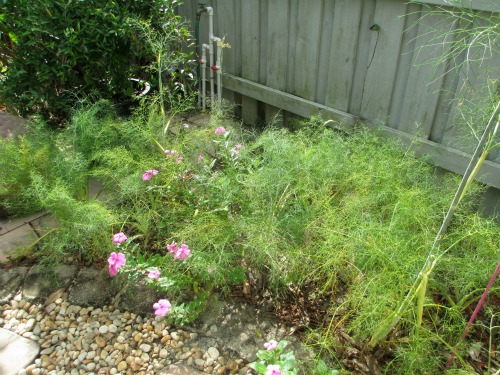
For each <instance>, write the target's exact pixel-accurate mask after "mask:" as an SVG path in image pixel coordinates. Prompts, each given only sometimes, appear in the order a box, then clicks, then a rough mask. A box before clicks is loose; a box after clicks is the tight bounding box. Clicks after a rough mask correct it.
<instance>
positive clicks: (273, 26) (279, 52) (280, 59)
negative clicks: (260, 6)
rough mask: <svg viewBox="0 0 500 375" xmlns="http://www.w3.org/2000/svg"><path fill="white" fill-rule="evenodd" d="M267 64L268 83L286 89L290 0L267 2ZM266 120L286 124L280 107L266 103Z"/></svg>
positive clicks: (279, 124) (275, 124)
mask: <svg viewBox="0 0 500 375" xmlns="http://www.w3.org/2000/svg"><path fill="white" fill-rule="evenodd" d="M267 14H268V17H267V51H266V56H267V59H266V61H267V65H266V69H267V71H266V81H265V82H266V85H267V86H269V87H272V88H275V89H277V90H285V89H286V69H285V67H286V66H287V61H288V56H287V55H288V32H287V28H286V27H284V25H288V0H272V1H269V2H268V4H267ZM265 121H266V123H267V124H271V123H272V124H273V125H274V126H277V127H282V126H284V115H283V111H282V110H281V109H280V108H277V107H274V106H271V105H266V109H265Z"/></svg>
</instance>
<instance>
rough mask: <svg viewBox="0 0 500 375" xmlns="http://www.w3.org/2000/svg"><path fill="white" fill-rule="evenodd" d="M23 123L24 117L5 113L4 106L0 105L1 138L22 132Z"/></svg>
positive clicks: (24, 121)
mask: <svg viewBox="0 0 500 375" xmlns="http://www.w3.org/2000/svg"><path fill="white" fill-rule="evenodd" d="M25 123H26V120H25V119H23V118H21V117H19V116H15V115H13V114H10V113H7V112H5V109H4V108H1V107H0V135H1V136H2V138H8V137H12V136H13V135H16V134H21V133H23V132H24V124H25Z"/></svg>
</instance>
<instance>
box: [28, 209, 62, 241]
mask: <svg viewBox="0 0 500 375" xmlns="http://www.w3.org/2000/svg"><path fill="white" fill-rule="evenodd" d="M30 224H31V226H32V227H33V230H34V231H35V233H36V234H37V235H38V236H40V237H41V236H43V235H44V234H47V232H48V231H50V230H51V229H54V228H57V227H58V226H59V223H58V222H57V220H56V219H55V218H54V217H53V216H52V215H49V214H45V215H43V216H40V217H38V218H36V219H34V220H32V221H31V222H30Z"/></svg>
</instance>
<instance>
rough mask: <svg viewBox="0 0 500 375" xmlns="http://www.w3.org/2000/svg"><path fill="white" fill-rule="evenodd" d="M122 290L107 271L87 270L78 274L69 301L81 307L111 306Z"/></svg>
mask: <svg viewBox="0 0 500 375" xmlns="http://www.w3.org/2000/svg"><path fill="white" fill-rule="evenodd" d="M119 290H120V282H119V280H118V279H116V278H111V277H110V276H109V273H108V271H107V269H101V270H99V269H96V268H85V269H82V270H81V271H80V273H79V274H78V276H77V278H76V280H75V285H74V286H73V288H72V289H71V292H70V294H69V297H68V300H69V302H70V303H71V304H73V305H79V306H105V305H111V303H112V301H113V298H114V297H115V296H116V294H117V293H118V292H119Z"/></svg>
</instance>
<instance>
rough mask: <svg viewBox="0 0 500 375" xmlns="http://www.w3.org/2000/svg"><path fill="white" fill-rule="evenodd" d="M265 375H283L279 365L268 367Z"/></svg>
mask: <svg viewBox="0 0 500 375" xmlns="http://www.w3.org/2000/svg"><path fill="white" fill-rule="evenodd" d="M265 375H281V369H280V366H279V365H268V366H267V368H266V373H265Z"/></svg>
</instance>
